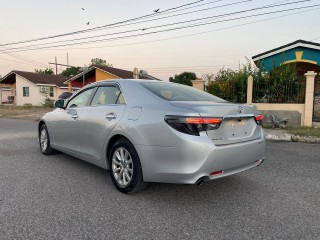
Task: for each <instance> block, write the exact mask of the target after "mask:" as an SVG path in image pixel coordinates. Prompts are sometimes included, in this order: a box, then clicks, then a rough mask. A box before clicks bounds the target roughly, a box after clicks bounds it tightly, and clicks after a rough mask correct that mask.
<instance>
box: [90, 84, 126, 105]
mask: <svg viewBox="0 0 320 240" xmlns="http://www.w3.org/2000/svg"><path fill="white" fill-rule="evenodd" d="M124 103H125V101H124V97H123V95H122V93H121V92H120V90H119V88H117V87H115V86H103V87H99V88H98V90H97V92H96V94H95V95H94V97H93V99H92V102H91V106H101V105H102V106H103V105H109V104H124Z"/></svg>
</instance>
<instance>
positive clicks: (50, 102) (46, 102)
mask: <svg viewBox="0 0 320 240" xmlns="http://www.w3.org/2000/svg"><path fill="white" fill-rule="evenodd" d="M42 106H44V107H46V108H53V107H54V100H52V99H50V98H48V97H47V98H45V99H44V102H43V103H42Z"/></svg>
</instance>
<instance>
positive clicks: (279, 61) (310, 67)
mask: <svg viewBox="0 0 320 240" xmlns="http://www.w3.org/2000/svg"><path fill="white" fill-rule="evenodd" d="M252 59H253V61H254V63H255V64H256V66H257V67H259V68H260V69H263V70H264V71H265V72H266V73H268V72H270V71H271V70H272V69H273V68H277V67H279V66H281V65H285V64H295V66H296V67H297V71H298V74H299V75H300V76H303V77H304V78H305V79H306V81H305V82H304V85H303V86H301V87H298V90H300V91H299V94H300V96H303V102H295V103H294V102H283V103H275V104H270V103H255V105H256V106H257V107H258V109H259V110H260V111H262V112H263V111H264V112H265V113H268V114H272V115H279V116H282V117H283V118H287V119H289V121H291V122H295V121H296V122H297V125H301V126H309V127H310V126H312V125H314V126H320V77H319V74H320V44H319V43H315V42H309V41H305V40H297V41H295V42H292V43H288V44H286V45H283V46H280V47H277V48H274V49H272V50H269V51H266V52H263V53H260V54H257V55H255V56H253V57H252ZM252 88H253V89H255V87H254V86H253V82H252V80H251V81H248V89H250V91H248V96H250V97H249V98H248V99H249V103H252ZM292 89H293V87H292V85H291V86H290V84H288V86H285V87H282V88H280V87H279V88H278V89H276V92H278V96H279V97H285V96H286V95H288V94H290V91H291V90H292ZM249 93H251V95H249ZM291 93H292V91H291ZM299 94H296V95H297V96H298V95H299Z"/></svg>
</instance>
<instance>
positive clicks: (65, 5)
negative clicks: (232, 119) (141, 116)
mask: <svg viewBox="0 0 320 240" xmlns="http://www.w3.org/2000/svg"><path fill="white" fill-rule="evenodd" d="M82 8H83V9H84V10H83V9H82ZM157 9H159V10H158V12H154V11H155V10H157ZM0 12H1V14H0V30H1V35H0V75H2V76H5V75H6V74H8V73H9V72H10V71H12V70H20V71H34V69H45V68H47V67H51V68H54V65H49V62H54V61H55V57H56V58H57V62H58V63H60V64H67V56H68V64H69V65H71V66H81V67H82V66H85V65H89V64H90V60H91V59H92V58H102V59H105V60H106V61H107V62H108V63H111V64H113V66H114V67H116V68H121V69H126V70H131V71H132V70H133V69H134V68H135V67H137V68H138V69H143V70H146V71H147V72H148V74H150V75H152V76H154V77H157V78H160V79H163V80H168V79H169V77H170V76H174V75H175V74H180V73H182V72H184V71H190V72H195V73H196V74H197V77H199V78H200V77H202V76H203V75H204V74H211V73H213V74H215V73H217V71H219V69H221V68H231V69H234V70H236V69H238V68H239V65H240V66H241V65H242V64H246V63H247V62H248V59H249V60H250V59H251V57H252V56H254V55H256V54H259V53H262V52H265V51H267V50H271V49H274V48H276V47H279V46H282V45H285V44H288V43H290V42H294V41H296V40H298V39H303V40H307V41H313V42H318V43H319V42H320V30H317V29H319V23H320V0H291V1H289V0H287V1H283V0H198V1H197V0H180V1H173V0H170V1H169V0H161V1H156V0H153V1H150V0H138V1H133V0H118V1H108V0H77V1H75V0H73V1H72V0H69V1H63V0H56V1H47V0H45V1H44V0H41V1H40V0H29V1H22V0H20V1H12V0H11V1H9V0H0ZM132 19H136V20H132ZM128 20H129V21H128ZM123 21H126V22H125V23H122V24H120V22H123ZM137 22H140V23H137ZM88 23H89V24H88ZM124 24H126V25H125V26H124ZM106 25H107V26H106ZM101 26H105V27H104V28H99V29H98V30H97V29H95V30H96V31H92V30H91V31H87V32H85V33H78V34H72V35H67V36H60V37H54V38H53V36H56V35H61V34H66V33H72V32H75V31H82V30H88V29H91V28H97V27H101ZM101 35H102V36H101ZM46 37H51V38H49V39H44V40H38V41H29V40H34V39H39V38H46ZM26 41H27V42H26ZM90 41H91V43H88V42H90ZM16 42H22V43H19V44H12V43H16ZM64 69H65V67H62V66H59V67H58V73H59V72H61V71H63V70H64Z"/></svg>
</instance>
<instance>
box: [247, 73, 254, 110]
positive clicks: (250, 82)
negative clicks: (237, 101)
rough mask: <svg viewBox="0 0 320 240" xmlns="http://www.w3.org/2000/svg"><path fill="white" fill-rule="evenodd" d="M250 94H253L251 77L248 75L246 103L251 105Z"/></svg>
mask: <svg viewBox="0 0 320 240" xmlns="http://www.w3.org/2000/svg"><path fill="white" fill-rule="evenodd" d="M252 92H253V77H252V76H251V75H250V76H249V77H248V84H247V103H248V104H252Z"/></svg>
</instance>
